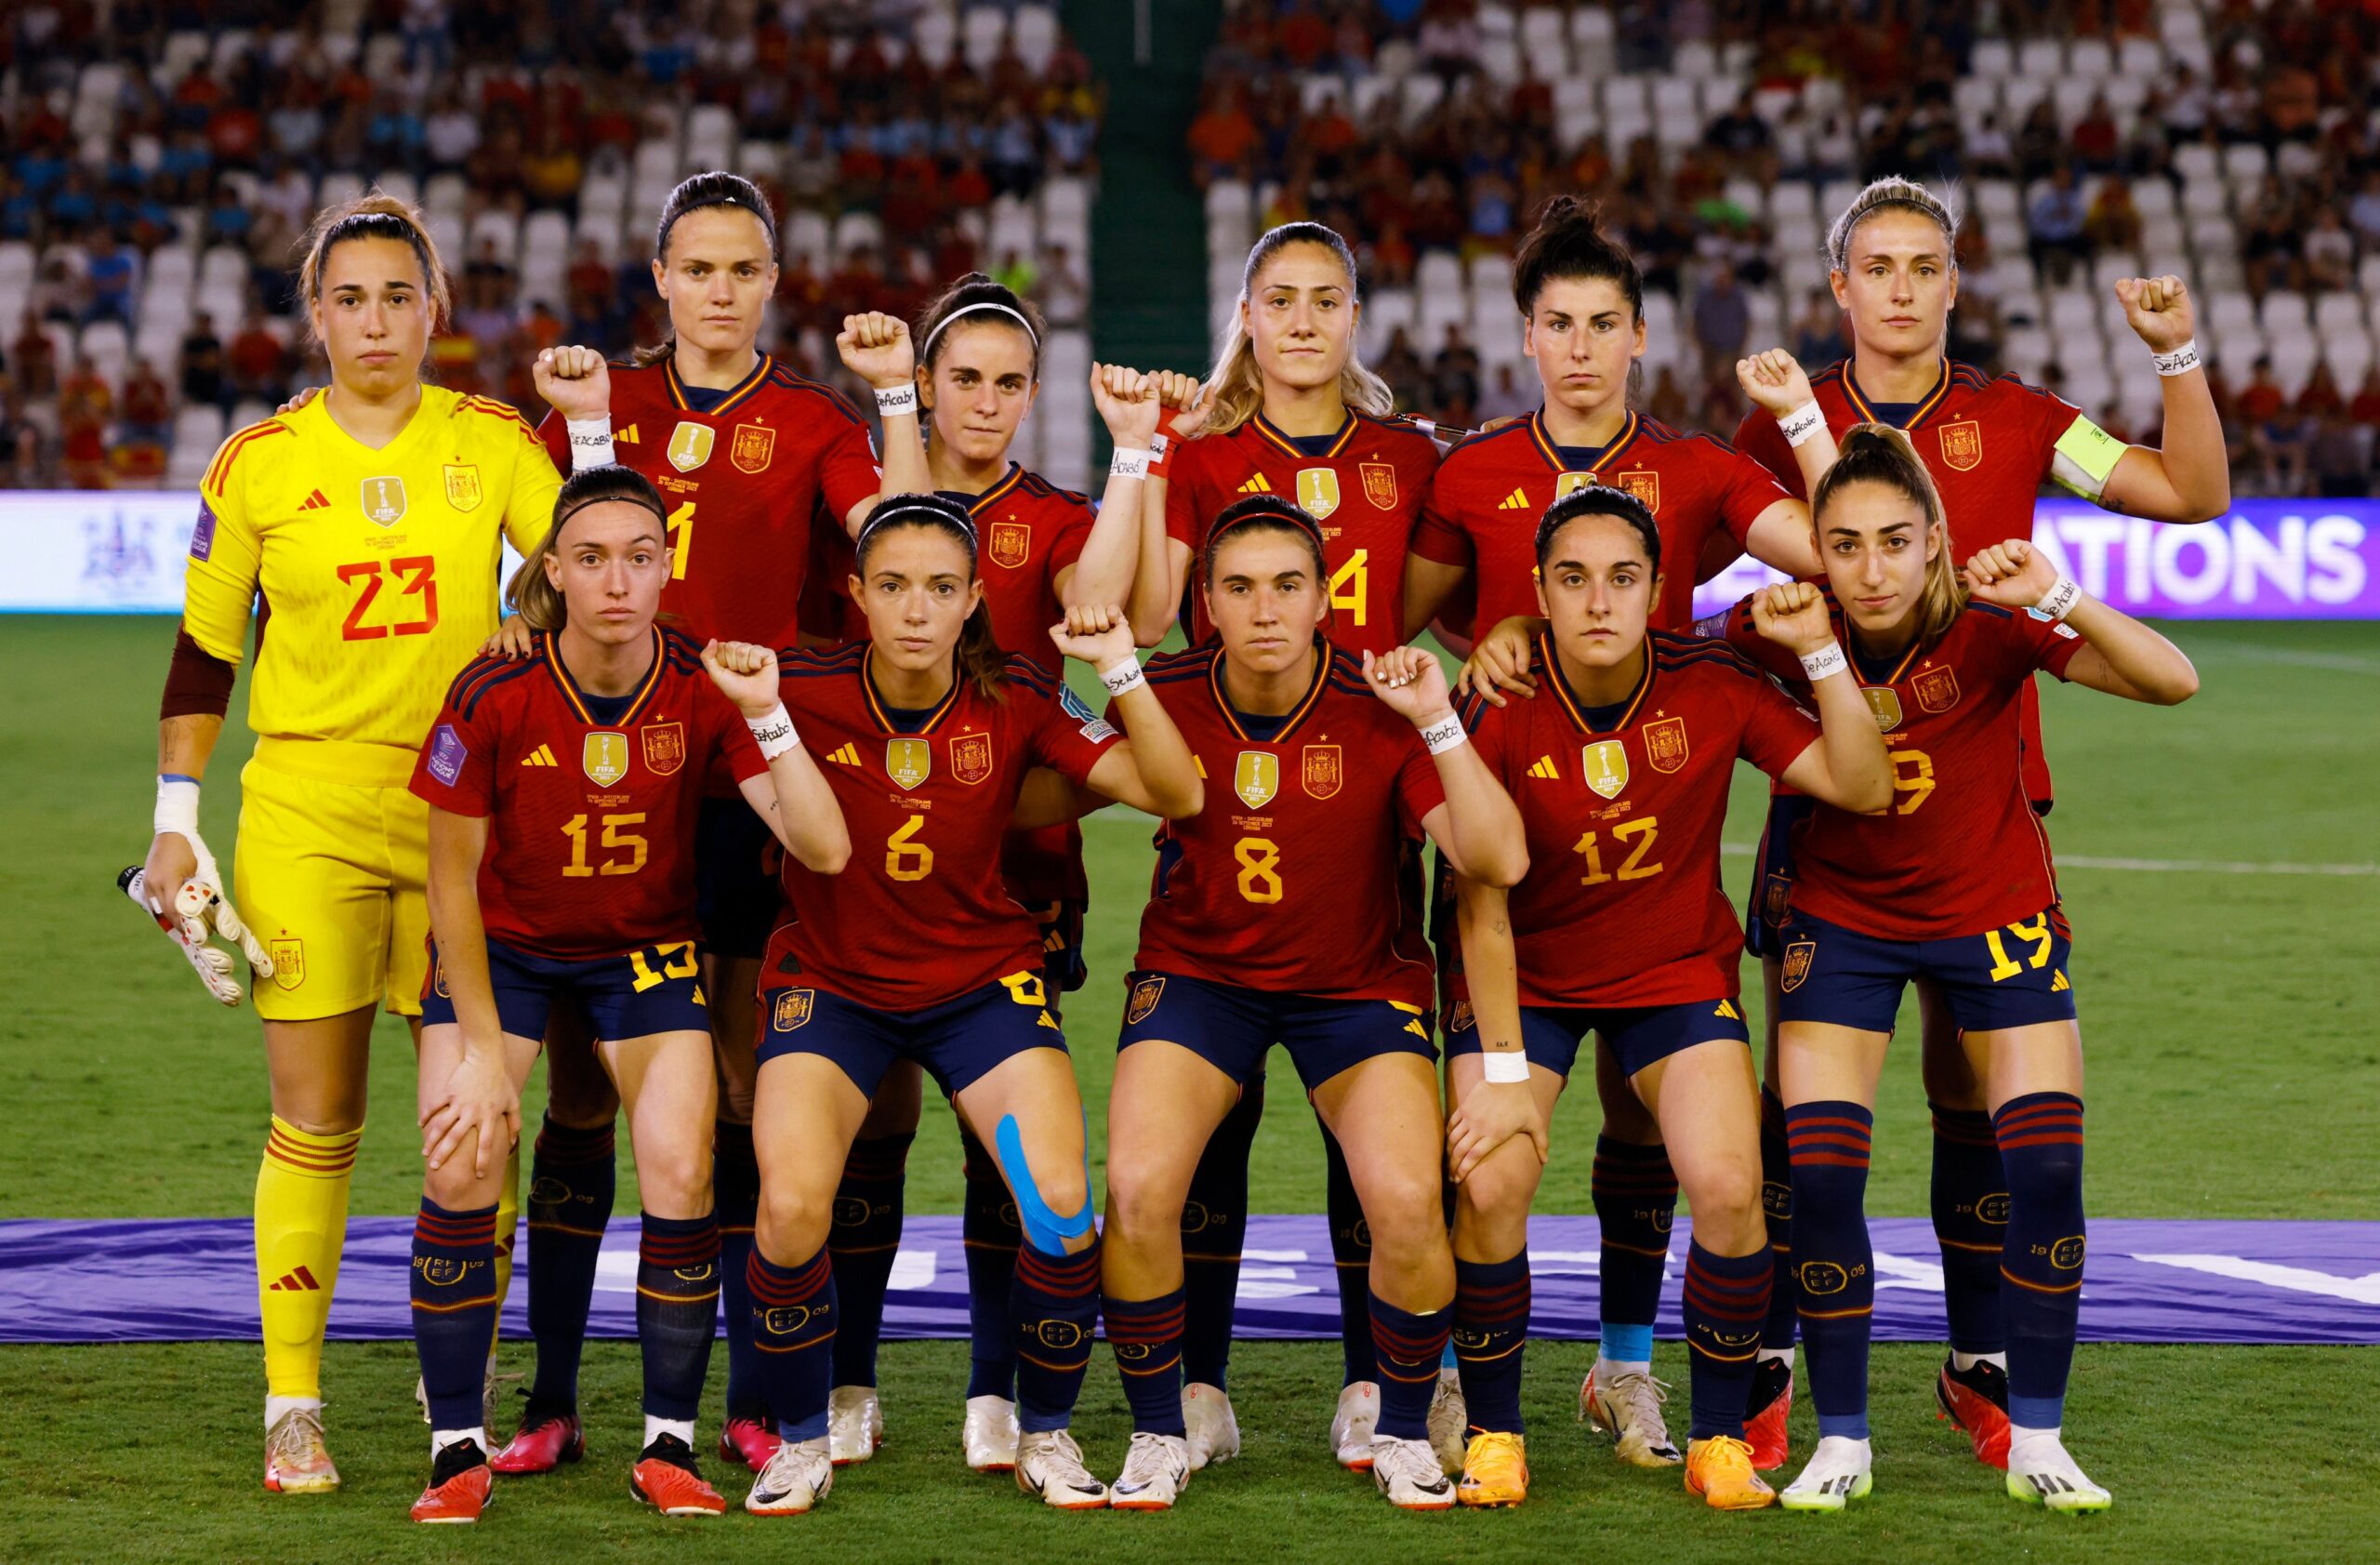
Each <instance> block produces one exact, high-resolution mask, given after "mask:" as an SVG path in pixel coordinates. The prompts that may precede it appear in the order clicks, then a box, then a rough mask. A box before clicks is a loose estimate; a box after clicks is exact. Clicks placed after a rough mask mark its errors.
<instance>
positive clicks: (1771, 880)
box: [1760, 869, 1793, 929]
mask: <svg viewBox="0 0 2380 1565" xmlns="http://www.w3.org/2000/svg"><path fill="white" fill-rule="evenodd" d="M1760 916H1761V917H1762V918H1764V919H1766V920H1767V921H1768V927H1769V928H1771V929H1782V928H1784V927H1785V921H1786V920H1788V919H1790V918H1792V916H1793V878H1792V876H1791V875H1780V874H1778V872H1777V871H1776V870H1774V869H1771V870H1770V871H1769V872H1768V879H1767V880H1766V881H1765V882H1763V884H1762V885H1761V888H1760Z"/></svg>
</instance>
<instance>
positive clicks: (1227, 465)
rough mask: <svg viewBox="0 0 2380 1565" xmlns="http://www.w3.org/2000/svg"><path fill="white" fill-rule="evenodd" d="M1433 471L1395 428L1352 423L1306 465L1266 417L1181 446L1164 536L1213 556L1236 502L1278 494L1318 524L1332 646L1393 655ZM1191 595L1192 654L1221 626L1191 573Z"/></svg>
mask: <svg viewBox="0 0 2380 1565" xmlns="http://www.w3.org/2000/svg"><path fill="white" fill-rule="evenodd" d="M1317 444H1318V443H1317ZM1437 467H1438V448H1437V445H1436V444H1435V443H1434V442H1433V441H1432V440H1431V439H1430V437H1429V436H1427V435H1425V434H1423V433H1422V432H1421V431H1419V430H1417V429H1415V428H1414V427H1413V426H1412V425H1410V424H1408V423H1405V422H1403V421H1402V420H1399V419H1391V418H1372V417H1371V416H1370V415H1369V414H1365V413H1355V412H1350V413H1349V414H1348V415H1347V421H1346V423H1345V424H1343V425H1342V426H1341V427H1340V430H1339V432H1338V433H1337V434H1336V435H1334V436H1332V437H1331V440H1330V444H1329V449H1328V451H1327V452H1325V454H1323V455H1321V456H1318V457H1309V456H1307V455H1305V453H1304V452H1303V451H1302V450H1300V449H1299V446H1298V443H1297V442H1296V441H1295V440H1293V439H1291V438H1290V437H1289V436H1288V435H1285V434H1283V433H1281V431H1278V430H1276V429H1275V428H1274V427H1273V424H1272V422H1271V420H1269V419H1267V418H1265V417H1264V416H1263V414H1261V413H1260V414H1258V415H1256V417H1254V418H1250V420H1249V421H1248V422H1247V423H1245V424H1242V425H1241V426H1240V427H1239V428H1238V429H1236V430H1234V431H1232V432H1231V433H1229V434H1225V435H1206V436H1201V437H1200V438H1198V439H1197V440H1189V441H1183V443H1182V444H1181V445H1179V446H1178V447H1176V449H1175V451H1174V455H1173V466H1172V471H1170V473H1169V474H1168V475H1167V480H1166V494H1165V530H1166V532H1167V534H1168V535H1169V536H1170V537H1173V538H1175V539H1177V540H1178V541H1180V542H1182V543H1185V544H1188V545H1189V546H1190V548H1191V550H1193V551H1194V553H1195V552H1196V551H1197V550H1202V549H1204V548H1205V547H1206V545H1207V526H1208V524H1210V523H1211V522H1212V521H1214V519H1215V518H1216V517H1217V516H1218V515H1220V514H1221V513H1222V511H1223V508H1224V507H1225V506H1227V505H1230V504H1231V503H1232V502H1233V501H1234V500H1236V499H1240V498H1242V497H1245V496H1249V495H1262V494H1267V493H1271V494H1277V495H1281V496H1284V497H1288V498H1289V499H1293V500H1295V501H1297V503H1298V504H1300V505H1302V506H1303V507H1304V508H1305V510H1306V512H1307V514H1309V515H1311V516H1312V517H1313V518H1314V519H1315V520H1316V521H1317V522H1319V523H1321V524H1322V560H1323V564H1326V565H1328V566H1329V567H1330V609H1331V613H1330V617H1329V621H1328V622H1327V628H1328V630H1329V633H1330V638H1331V640H1332V641H1333V642H1334V643H1337V644H1338V645H1340V646H1343V647H1347V648H1349V649H1351V650H1353V651H1356V652H1386V651H1387V650H1388V649H1389V648H1391V647H1393V646H1399V645H1402V644H1403V643H1404V641H1405V635H1404V629H1405V550H1406V549H1407V547H1408V544H1409V543H1410V542H1411V540H1412V537H1413V526H1414V522H1415V519H1416V518H1417V517H1418V516H1420V514H1421V499H1422V497H1423V496H1424V495H1425V494H1427V493H1428V491H1429V487H1430V475H1431V474H1432V473H1434V472H1435V471H1437ZM1184 595H1185V596H1187V597H1188V598H1189V600H1190V603H1189V606H1188V608H1187V609H1186V610H1185V623H1184V624H1183V633H1184V634H1185V635H1187V636H1188V637H1189V639H1190V641H1191V643H1192V644H1193V645H1196V644H1197V643H1199V642H1203V641H1205V640H1207V639H1208V637H1210V635H1212V634H1213V633H1214V626H1213V625H1212V624H1211V623H1210V622H1209V620H1208V618H1207V608H1206V598H1205V596H1204V594H1202V593H1201V592H1200V591H1199V590H1198V572H1197V564H1196V563H1195V562H1194V563H1193V564H1192V568H1191V573H1190V577H1189V579H1188V581H1187V582H1186V583H1185V593H1184Z"/></svg>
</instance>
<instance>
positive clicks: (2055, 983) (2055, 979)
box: [2049, 967, 2074, 994]
mask: <svg viewBox="0 0 2380 1565" xmlns="http://www.w3.org/2000/svg"><path fill="white" fill-rule="evenodd" d="M2073 987H2074V986H2073V985H2072V984H2069V983H2068V982H2067V981H2066V969H2065V968H2063V967H2058V968H2053V969H2051V971H2050V975H2049V992H2050V993H2052V994H2064V993H2066V992H2067V991H2068V990H2069V989H2071V988H2073Z"/></svg>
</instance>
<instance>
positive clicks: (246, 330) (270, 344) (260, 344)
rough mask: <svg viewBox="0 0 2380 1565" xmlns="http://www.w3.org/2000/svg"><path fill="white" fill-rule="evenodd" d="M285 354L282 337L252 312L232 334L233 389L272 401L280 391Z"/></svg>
mask: <svg viewBox="0 0 2380 1565" xmlns="http://www.w3.org/2000/svg"><path fill="white" fill-rule="evenodd" d="M282 358H283V348H282V342H281V338H278V337H276V336H275V335H273V331H272V328H271V326H268V325H265V321H264V317H263V316H262V315H258V314H255V313H253V312H252V313H250V314H249V316H248V318H247V319H246V320H245V321H243V322H241V323H240V329H239V332H238V334H237V335H235V336H234V337H233V338H231V352H230V354H229V356H228V358H227V360H226V363H227V364H228V365H229V366H230V369H231V390H232V391H233V392H234V393H235V394H237V395H239V396H244V397H261V398H263V399H264V400H266V401H268V402H270V401H271V400H272V399H273V398H274V397H276V396H278V395H279V394H280V393H281V367H282Z"/></svg>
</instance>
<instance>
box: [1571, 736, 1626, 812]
mask: <svg viewBox="0 0 2380 1565" xmlns="http://www.w3.org/2000/svg"><path fill="white" fill-rule="evenodd" d="M1579 775H1580V776H1582V777H1584V778H1586V779H1587V786H1588V787H1589V788H1592V789H1594V790H1595V791H1596V792H1597V793H1600V794H1602V795H1603V796H1604V797H1605V798H1607V799H1617V798H1619V797H1620V789H1623V788H1626V787H1627V786H1628V747H1627V746H1626V745H1623V744H1621V743H1620V741H1619V740H1618V739H1597V740H1596V741H1595V742H1594V743H1593V744H1591V745H1588V746H1586V747H1584V748H1583V749H1580V751H1579Z"/></svg>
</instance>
